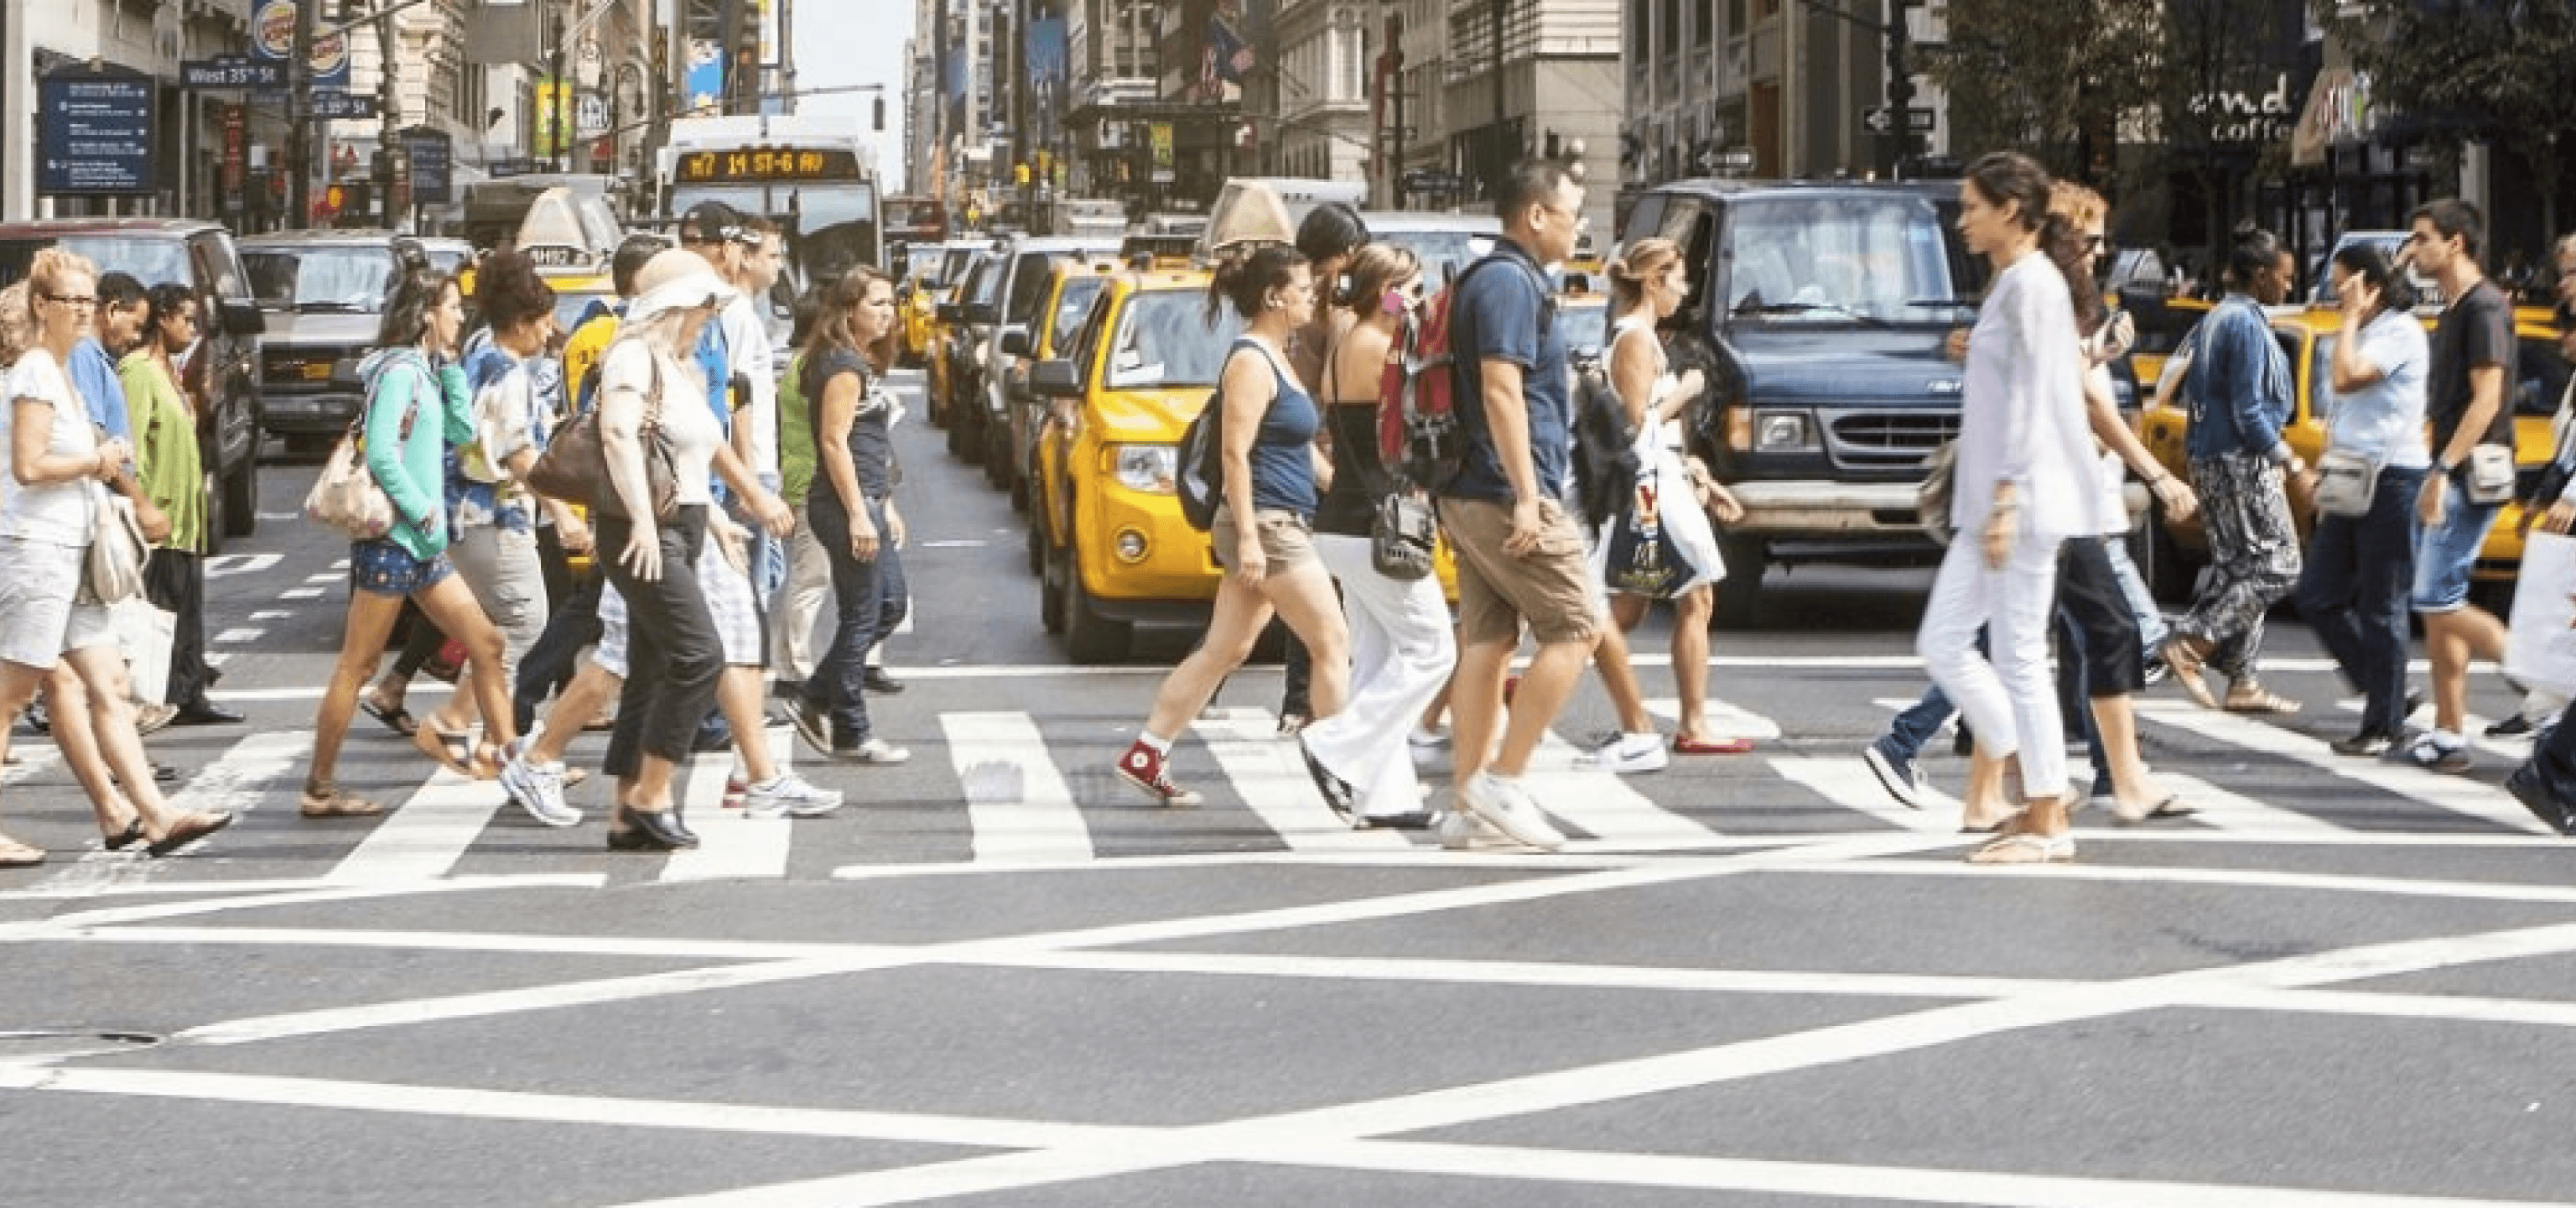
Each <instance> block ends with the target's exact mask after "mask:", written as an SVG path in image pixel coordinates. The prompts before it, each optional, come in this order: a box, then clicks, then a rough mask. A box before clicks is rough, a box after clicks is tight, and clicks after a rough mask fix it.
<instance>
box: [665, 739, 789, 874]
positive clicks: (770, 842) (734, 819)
mask: <svg viewBox="0 0 2576 1208" xmlns="http://www.w3.org/2000/svg"><path fill="white" fill-rule="evenodd" d="M777 739H778V735H777V734H771V735H770V748H769V749H770V750H771V751H776V750H777V749H778V744H777ZM788 739H789V741H790V742H793V741H794V735H793V734H792V733H791V734H790V735H789V736H788ZM732 774H733V757H732V756H731V755H702V756H700V757H699V758H698V760H697V762H695V763H693V764H691V765H689V778H688V781H687V783H686V784H685V786H684V788H685V789H686V794H685V795H684V796H682V797H681V798H680V801H681V808H682V809H683V810H685V811H686V814H687V818H688V823H689V829H690V830H691V831H694V832H696V834H697V836H698V845H697V846H696V847H694V848H687V849H684V850H681V851H675V852H672V853H671V858H670V860H669V861H668V862H667V863H665V864H663V865H662V879H663V880H665V881H717V880H726V879H757V878H769V877H783V876H786V875H787V851H788V844H789V843H791V842H792V841H793V840H794V837H795V836H794V833H793V832H794V826H793V824H792V823H790V822H788V820H787V819H785V818H753V817H750V816H748V815H747V814H746V813H745V812H744V811H742V810H739V809H730V810H729V809H726V808H724V792H725V780H726V778H728V777H730V776H731V775H732Z"/></svg>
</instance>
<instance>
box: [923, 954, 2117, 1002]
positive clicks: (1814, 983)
mask: <svg viewBox="0 0 2576 1208" xmlns="http://www.w3.org/2000/svg"><path fill="white" fill-rule="evenodd" d="M952 963H955V964H961V965H984V966H993V967H998V968H1010V969H1061V970H1067V971H1077V972H1088V973H1136V974H1150V975H1169V976H1199V975H1206V976H1213V977H1280V978H1303V979H1319V980H1330V981H1386V982H1436V983H1442V984H1451V985H1480V986H1547V987H1557V988H1564V989H1593V990H1671V991H1676V992H1689V993H1706V994H1791V995H1811V994H1813V995H1833V996H1837V997H1865V998H1869V997H1875V998H1960V999H1969V998H2005V997H2009V996H2011V995H2016V994H2037V993H2040V992H2042V991H2047V990H2061V989H2065V988H2068V987H2070V986H2077V985H2083V984H2085V983H2083V982H2078V981H2067V980H2059V979H2047V978H2013V977H1950V976H1943V975H1938V974H1931V975H1920V974H1910V973H1810V972H1804V971H1796V970H1789V971H1775V970H1768V969H1753V970H1740V969H1682V968H1663V967H1657V966H1652V965H1588V964H1560V963H1557V962H1554V961H1486V960H1429V959H1421V958H1416V957H1343V956H1247V955H1238V954H1235V953H1217V952H1125V951H1108V952H1102V951H1092V950H1076V951H1070V952H1058V951H1039V952H1022V953H1014V954H1009V955H999V956H994V957H990V958H986V959H971V960H970V959H959V960H955V961H954V962H952Z"/></svg>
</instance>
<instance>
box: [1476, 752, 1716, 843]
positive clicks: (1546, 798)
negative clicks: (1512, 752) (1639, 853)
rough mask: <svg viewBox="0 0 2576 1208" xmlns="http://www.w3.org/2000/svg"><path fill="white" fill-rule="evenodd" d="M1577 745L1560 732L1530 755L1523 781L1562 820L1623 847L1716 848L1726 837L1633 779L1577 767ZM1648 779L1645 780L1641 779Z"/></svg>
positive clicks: (1531, 793)
mask: <svg viewBox="0 0 2576 1208" xmlns="http://www.w3.org/2000/svg"><path fill="white" fill-rule="evenodd" d="M1576 754H1578V752H1577V751H1576V749H1575V746H1574V744H1573V743H1570V742H1567V741H1565V740H1564V739H1563V738H1560V737H1558V736H1557V735H1556V734H1554V733H1550V734H1549V735H1548V736H1547V737H1546V739H1544V740H1543V741H1541V742H1540V743H1539V745H1538V751H1537V752H1536V753H1535V754H1533V755H1532V756H1531V757H1530V766H1529V774H1528V775H1527V776H1526V777H1524V778H1523V783H1524V784H1527V785H1528V786H1529V791H1530V796H1532V797H1534V798H1536V799H1537V800H1538V803H1539V806H1540V807H1541V808H1543V809H1545V810H1546V811H1547V812H1548V813H1550V814H1552V815H1555V816H1556V817H1557V818H1558V819H1559V820H1561V821H1564V822H1569V823H1572V824H1573V825H1574V826H1575V827H1576V828H1577V829H1579V830H1582V831H1583V832H1585V833H1587V834H1589V835H1591V836H1592V837H1593V838H1595V839H1598V840H1600V841H1601V842H1602V843H1604V844H1606V845H1608V846H1612V847H1619V846H1625V845H1631V844H1633V845H1636V846H1639V847H1649V846H1660V847H1673V846H1688V845H1692V844H1708V845H1715V844H1718V843H1722V842H1724V841H1725V838H1726V837H1725V836H1724V835H1721V834H1719V833H1717V832H1716V831H1714V830H1712V829H1710V828H1709V827H1707V826H1706V825H1704V824H1702V823H1700V822H1698V821H1696V820H1694V819H1691V818H1688V817H1684V816H1683V815H1681V814H1678V813H1675V812H1673V811H1672V810H1668V809H1665V808H1664V807H1662V806H1660V805H1657V804H1655V800H1654V798H1651V797H1648V796H1647V795H1645V794H1644V793H1642V792H1639V791H1638V790H1637V788H1636V787H1635V786H1634V785H1631V784H1629V783H1628V780H1629V778H1627V777H1622V776H1620V775H1618V774H1617V773H1614V772H1607V771H1603V770H1602V769H1600V768H1586V767H1576V766H1575V764H1574V757H1575V755H1576ZM1641 779H1642V778H1641Z"/></svg>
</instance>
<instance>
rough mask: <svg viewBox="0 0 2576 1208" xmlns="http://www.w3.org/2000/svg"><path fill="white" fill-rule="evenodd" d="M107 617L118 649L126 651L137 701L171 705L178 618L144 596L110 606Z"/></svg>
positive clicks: (127, 663) (127, 665) (127, 666)
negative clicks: (172, 644)
mask: <svg viewBox="0 0 2576 1208" xmlns="http://www.w3.org/2000/svg"><path fill="white" fill-rule="evenodd" d="M107 616H108V623H109V627H110V628H111V629H112V630H113V631H114V632H115V634H116V642H117V645H118V646H120V647H122V648H123V649H124V651H125V665H126V668H127V674H129V675H130V676H131V677H132V678H133V681H134V687H133V695H134V699H135V700H138V701H141V702H143V703H144V704H150V705H158V704H167V703H169V700H168V698H169V695H170V639H171V635H172V634H175V633H177V632H178V628H179V626H178V621H179V617H178V614H176V613H173V612H170V611H168V610H167V609H161V608H155V607H153V606H152V601H150V600H148V599H145V598H144V597H142V596H132V597H129V598H127V599H126V600H124V601H123V602H121V603H118V604H113V605H110V606H109V607H108V610H107Z"/></svg>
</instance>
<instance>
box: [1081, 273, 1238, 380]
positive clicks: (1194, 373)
mask: <svg viewBox="0 0 2576 1208" xmlns="http://www.w3.org/2000/svg"><path fill="white" fill-rule="evenodd" d="M1242 331H1243V319H1242V317H1241V316H1239V315H1237V314H1235V313H1234V308H1233V307H1231V306H1229V307H1226V308H1224V310H1223V311H1222V312H1221V317H1220V318H1219V319H1218V320H1217V324H1216V327H1215V329H1213V330H1210V329H1209V327H1208V320H1207V294H1206V293H1205V292H1203V291H1200V290H1194V289H1167V290H1157V291H1155V292H1153V293H1145V294H1138V295H1136V296H1135V297H1133V298H1131V299H1129V300H1128V302H1127V307H1126V311H1125V313H1123V314H1121V315H1119V316H1118V338H1117V341H1116V342H1115V343H1113V344H1111V345H1110V354H1109V383H1108V385H1109V389H1111V390H1157V389H1161V390H1168V389H1177V388H1180V387H1185V386H1214V385H1216V378H1217V374H1218V372H1219V371H1221V370H1223V369H1224V368H1225V353H1226V349H1228V348H1230V347H1232V346H1233V345H1234V337H1235V336H1236V335H1238V334H1241V332H1242Z"/></svg>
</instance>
